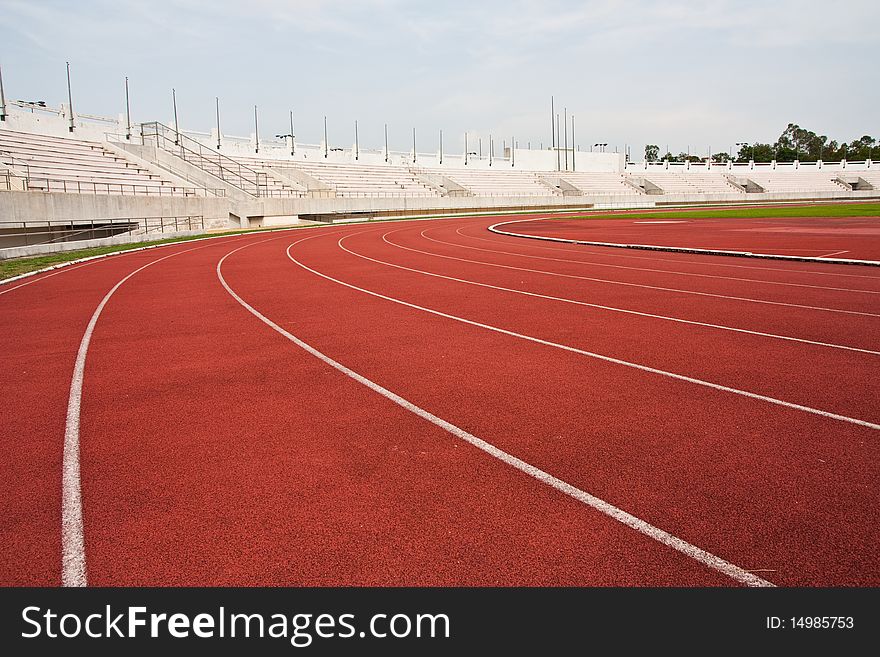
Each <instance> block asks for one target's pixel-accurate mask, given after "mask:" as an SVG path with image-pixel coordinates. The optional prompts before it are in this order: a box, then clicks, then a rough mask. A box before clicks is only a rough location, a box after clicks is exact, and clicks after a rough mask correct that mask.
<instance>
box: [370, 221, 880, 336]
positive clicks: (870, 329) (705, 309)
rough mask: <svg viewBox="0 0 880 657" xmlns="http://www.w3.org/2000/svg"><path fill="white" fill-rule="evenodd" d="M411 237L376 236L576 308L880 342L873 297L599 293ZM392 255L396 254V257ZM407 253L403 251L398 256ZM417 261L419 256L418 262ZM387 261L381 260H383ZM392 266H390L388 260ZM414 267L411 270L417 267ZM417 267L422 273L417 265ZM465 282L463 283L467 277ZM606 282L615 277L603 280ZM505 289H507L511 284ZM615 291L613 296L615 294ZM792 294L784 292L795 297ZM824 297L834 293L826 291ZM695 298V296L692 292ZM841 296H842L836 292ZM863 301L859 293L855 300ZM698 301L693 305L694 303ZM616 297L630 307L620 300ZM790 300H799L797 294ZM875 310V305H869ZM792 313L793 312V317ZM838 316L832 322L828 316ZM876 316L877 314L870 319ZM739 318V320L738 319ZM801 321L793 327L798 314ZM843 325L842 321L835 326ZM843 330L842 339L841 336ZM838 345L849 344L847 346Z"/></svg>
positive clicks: (583, 280) (446, 265)
mask: <svg viewBox="0 0 880 657" xmlns="http://www.w3.org/2000/svg"><path fill="white" fill-rule="evenodd" d="M423 232H424V231H422V232H420V233H419V234H418V236H416V235H414V234H412V233H409V234H408V233H407V232H406V231H405V230H403V229H397V230H390V231H388V232H387V233H385V234H383V236H382V241H383V242H384V243H385V244H386V245H387V246H388V247H391V248H390V249H389V250H388V255H389V256H391V257H392V258H398V259H399V258H401V257H404V256H406V255H412V258H406V261H407V262H412V263H415V264H417V265H419V266H421V263H424V264H427V265H430V271H431V272H432V273H436V274H440V275H442V274H443V272H444V271H446V270H449V271H453V272H455V271H459V270H461V271H464V272H465V273H466V274H468V275H469V276H470V277H471V279H473V280H475V281H483V282H485V283H486V284H494V285H499V286H501V287H505V286H506V287H509V288H511V289H518V288H522V289H523V291H524V292H525V293H529V292H531V293H537V294H546V295H550V296H559V297H560V298H563V299H571V300H572V301H578V302H579V303H584V304H589V303H592V304H594V305H598V306H602V307H604V308H605V309H607V310H609V311H615V310H616V311H619V312H630V314H638V313H645V314H649V315H653V316H656V317H658V318H663V317H666V318H670V319H677V320H680V321H682V322H685V323H687V322H693V323H701V322H702V323H708V324H713V325H716V326H719V327H727V328H730V329H740V330H742V331H746V332H747V331H750V330H751V331H757V332H763V333H768V334H774V335H779V336H781V337H786V336H787V337H790V338H792V339H800V340H807V341H810V340H812V341H815V342H820V343H827V344H830V345H837V346H840V347H847V346H848V347H850V348H854V349H866V350H873V351H876V350H877V349H878V348H880V341H878V340H877V339H875V338H874V337H873V333H874V327H875V326H876V325H877V323H878V320H880V313H871V312H870V311H873V310H878V311H880V297H877V298H872V299H870V300H871V301H873V302H874V304H873V305H865V306H864V308H865V310H864V311H854V313H858V314H849V313H835V312H832V313H831V314H830V315H826V313H828V312H829V311H828V310H826V309H825V307H824V306H817V307H816V308H815V309H811V308H805V307H797V306H796V305H795V306H794V307H793V304H791V305H785V304H786V301H784V300H780V303H779V304H778V305H774V304H766V303H762V302H760V299H758V301H759V302H758V304H757V305H756V306H753V305H748V303H749V302H740V301H737V299H736V298H727V299H725V298H723V297H722V298H719V297H703V298H702V299H701V298H698V299H691V298H689V297H688V296H687V295H685V296H677V295H675V294H674V293H673V294H672V295H671V296H670V294H669V293H667V292H665V291H663V290H656V289H652V288H650V287H648V288H638V289H631V288H635V287H637V286H635V285H630V284H628V283H623V284H622V288H605V287H603V286H602V285H599V286H595V285H593V283H594V281H593V280H592V279H590V278H589V277H586V276H581V275H579V274H572V273H564V272H558V271H555V270H554V268H552V267H548V266H546V265H545V266H544V268H541V269H533V268H531V267H528V266H526V267H524V266H521V265H520V264H518V263H515V262H514V263H511V261H510V260H509V259H508V260H504V259H503V258H500V257H497V258H494V260H495V261H494V262H493V261H489V260H483V259H476V260H475V259H472V257H469V254H467V253H465V254H464V255H457V254H459V253H460V252H459V251H457V250H456V249H455V248H453V247H452V246H449V247H443V248H440V247H435V246H434V245H433V243H431V242H428V243H427V244H424V243H422V242H420V239H419V238H421V237H422V233H423ZM395 250H398V251H400V253H396V252H395ZM404 252H408V253H404ZM421 256H424V257H421ZM386 260H387V259H386ZM389 262H392V264H393V261H389ZM416 268H418V267H416ZM422 270H425V268H424V267H422ZM469 280H470V279H469ZM609 282H610V283H611V284H612V285H613V284H614V283H615V281H614V279H611V280H610V281H609ZM511 286H512V287H511ZM615 293H616V294H615ZM798 293H799V290H795V291H793V292H792V293H791V294H793V295H797V294H798ZM825 294H826V295H832V294H833V292H829V291H826V292H825ZM696 296H698V297H699V295H696ZM842 296H843V297H844V298H845V297H846V296H848V295H842ZM860 296H864V295H860ZM703 299H704V300H705V303H700V301H701V300H703ZM620 300H624V301H629V300H632V303H629V304H627V303H623V304H621V303H619V301H620ZM789 300H792V301H794V300H798V299H797V297H795V298H794V299H791V298H789ZM818 302H819V303H826V304H827V305H828V306H829V307H830V306H831V305H844V304H842V303H837V304H832V303H831V302H829V301H828V299H827V298H826V299H819V300H818ZM875 306H876V308H875ZM793 313H797V314H796V315H795V316H794V317H792V314H793ZM841 314H842V315H844V317H842V318H841V317H834V315H841ZM875 314H876V315H877V316H876V317H875V316H874V315H875ZM744 315H745V316H744ZM798 316H799V317H801V318H802V321H801V322H798V321H797V317H798ZM841 320H844V321H841ZM841 333H843V336H841ZM841 338H842V339H843V340H847V339H851V340H852V343H847V342H845V341H842V340H841Z"/></svg>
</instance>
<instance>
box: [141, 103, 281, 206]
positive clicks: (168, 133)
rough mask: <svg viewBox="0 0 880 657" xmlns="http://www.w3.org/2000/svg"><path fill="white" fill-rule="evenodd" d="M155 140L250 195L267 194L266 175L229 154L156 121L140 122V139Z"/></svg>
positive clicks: (190, 162) (159, 145)
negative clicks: (213, 148)
mask: <svg viewBox="0 0 880 657" xmlns="http://www.w3.org/2000/svg"><path fill="white" fill-rule="evenodd" d="M150 140H154V141H155V143H156V147H157V148H161V149H162V150H163V151H166V152H168V153H171V154H173V155H176V156H177V157H179V158H180V159H182V160H183V161H185V162H188V163H189V164H192V165H193V166H196V167H198V168H199V169H201V170H202V171H205V172H206V173H208V174H210V175H212V176H215V177H217V178H219V179H220V180H222V181H224V182H226V183H229V184H230V185H232V186H233V187H237V188H238V189H240V190H242V191H243V192H246V193H248V194H250V195H251V196H256V197H258V198H259V197H261V196H269V194H268V193H267V192H268V177H267V174H265V173H261V172H259V171H255V170H254V169H251V168H250V167H248V166H245V165H243V164H242V163H241V162H237V161H236V160H233V159H232V158H231V157H226V156H225V155H221V154H220V153H218V152H217V151H215V150H212V149H210V148H207V147H205V146H203V145H202V144H201V143H200V142H198V141H196V140H195V139H192V138H190V137H187V136H186V135H185V134H183V133H182V132H179V131H176V130H173V129H172V128H169V127H168V126H166V125H163V124H162V123H159V122H156V121H154V122H152V123H142V124H141V141H142V142H143V143H147V141H150Z"/></svg>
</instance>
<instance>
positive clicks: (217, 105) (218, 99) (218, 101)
mask: <svg viewBox="0 0 880 657" xmlns="http://www.w3.org/2000/svg"><path fill="white" fill-rule="evenodd" d="M214 104H215V105H216V109H217V150H218V151H219V150H220V96H214Z"/></svg>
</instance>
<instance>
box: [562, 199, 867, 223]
mask: <svg viewBox="0 0 880 657" xmlns="http://www.w3.org/2000/svg"><path fill="white" fill-rule="evenodd" d="M773 217H781V218H784V217H880V203H829V204H821V205H795V206H775V207H767V206H765V207H758V208H733V209H718V210H707V209H705V208H702V209H699V210H692V209H690V208H680V209H676V210H652V211H650V212H640V211H623V212H609V213H595V214H592V213H591V214H584V215H569V216H567V217H552V218H551V219H550V221H563V220H566V221H567V220H575V219H592V220H595V219H657V218H673V219H768V218H773Z"/></svg>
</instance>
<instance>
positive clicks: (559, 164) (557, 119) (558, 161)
mask: <svg viewBox="0 0 880 657" xmlns="http://www.w3.org/2000/svg"><path fill="white" fill-rule="evenodd" d="M556 139H557V140H558V139H559V114H557V115H556ZM556 170H557V171H562V161H561V160H560V156H559V143H558V142H557V144H556Z"/></svg>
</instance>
